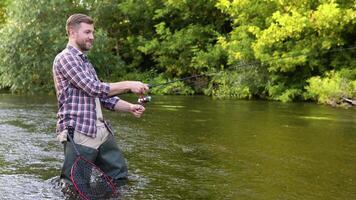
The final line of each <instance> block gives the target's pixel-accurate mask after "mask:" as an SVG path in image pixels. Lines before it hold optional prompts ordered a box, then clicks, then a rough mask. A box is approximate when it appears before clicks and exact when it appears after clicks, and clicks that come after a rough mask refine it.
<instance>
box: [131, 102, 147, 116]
mask: <svg viewBox="0 0 356 200" xmlns="http://www.w3.org/2000/svg"><path fill="white" fill-rule="evenodd" d="M144 111H145V107H143V106H141V105H139V104H131V106H130V111H129V112H130V113H132V114H133V115H134V116H135V117H137V118H140V117H141V115H142V114H143V112H144Z"/></svg>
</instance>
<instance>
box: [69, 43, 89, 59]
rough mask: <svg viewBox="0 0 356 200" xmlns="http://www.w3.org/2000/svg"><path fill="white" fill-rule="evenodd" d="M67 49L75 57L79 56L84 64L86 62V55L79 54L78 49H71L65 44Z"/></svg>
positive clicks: (71, 47) (70, 46)
mask: <svg viewBox="0 0 356 200" xmlns="http://www.w3.org/2000/svg"><path fill="white" fill-rule="evenodd" d="M67 49H68V50H69V51H70V52H71V53H73V54H74V55H76V56H79V57H80V58H81V59H82V60H83V61H84V62H88V57H87V55H86V54H84V53H83V52H81V51H80V50H79V49H77V48H75V47H73V46H72V45H70V44H67Z"/></svg>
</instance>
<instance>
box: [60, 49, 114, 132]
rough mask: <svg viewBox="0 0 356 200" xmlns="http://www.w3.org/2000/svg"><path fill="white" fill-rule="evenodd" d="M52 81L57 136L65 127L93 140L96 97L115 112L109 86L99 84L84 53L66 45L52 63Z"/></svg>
mask: <svg viewBox="0 0 356 200" xmlns="http://www.w3.org/2000/svg"><path fill="white" fill-rule="evenodd" d="M53 78H54V84H55V88H56V93H57V99H58V113H57V118H58V121H57V130H56V132H57V133H60V132H62V131H63V130H64V129H65V128H66V127H67V126H72V127H74V129H75V131H77V132H79V133H82V134H85V135H87V136H89V137H96V120H97V116H96V106H95V98H99V99H100V102H101V104H102V105H103V106H104V107H105V108H107V109H109V110H114V107H115V104H116V103H117V102H118V101H119V98H118V97H109V96H108V94H109V91H110V87H109V84H108V83H103V82H100V81H99V79H98V77H97V74H96V72H95V69H94V68H93V66H92V64H91V63H90V62H89V61H88V59H87V57H86V55H85V54H83V53H82V52H80V51H79V50H77V49H76V48H74V47H72V46H70V45H67V48H65V49H64V50H63V51H62V52H61V53H59V54H58V55H57V56H56V58H55V59H54V62H53Z"/></svg>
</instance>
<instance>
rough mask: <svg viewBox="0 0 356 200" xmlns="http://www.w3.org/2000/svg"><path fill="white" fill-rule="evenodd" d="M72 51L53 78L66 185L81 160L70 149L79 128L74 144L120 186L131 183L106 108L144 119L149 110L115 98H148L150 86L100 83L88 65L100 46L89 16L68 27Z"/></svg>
mask: <svg viewBox="0 0 356 200" xmlns="http://www.w3.org/2000/svg"><path fill="white" fill-rule="evenodd" d="M66 31H67V35H68V44H67V47H66V48H65V49H64V50H63V51H62V52H61V53H59V54H58V55H57V56H56V58H55V60H54V63H53V78H54V83H55V88H56V94H57V99H58V108H59V110H58V113H57V118H58V121H57V130H56V132H57V138H58V140H59V141H61V142H62V143H63V144H64V154H65V159H64V163H63V167H62V171H61V175H60V177H61V182H62V183H68V184H69V183H70V169H71V167H72V165H73V162H74V160H75V157H76V154H75V151H74V148H73V145H72V144H70V143H69V141H68V143H69V144H67V137H68V127H73V128H74V134H73V135H74V136H72V137H73V139H74V142H75V143H76V146H77V147H78V150H79V151H80V154H81V155H82V156H84V157H85V158H86V159H88V160H91V161H92V162H94V163H95V164H96V165H97V166H99V167H100V168H101V169H102V170H103V171H104V172H105V173H107V175H108V176H110V177H111V178H112V179H113V180H114V182H117V183H118V184H122V181H125V180H127V166H126V162H125V159H124V158H123V156H122V154H121V152H120V149H119V147H118V145H117V144H116V142H115V139H114V137H113V133H112V130H111V127H110V126H109V124H108V123H107V122H106V121H105V120H104V118H103V116H102V112H101V105H102V106H103V107H105V108H107V109H109V110H114V111H124V112H129V113H132V114H133V115H134V116H135V117H140V116H141V115H142V114H143V112H144V111H145V108H144V107H143V106H141V105H139V104H131V103H129V102H126V101H124V100H121V99H119V98H118V97H116V96H115V95H117V94H121V93H125V92H129V91H131V92H133V93H137V94H143V93H146V92H147V91H148V89H149V88H148V86H147V85H146V84H144V83H142V82H138V81H122V82H115V83H104V82H100V81H99V79H98V77H97V74H96V72H95V70H94V68H93V66H92V65H91V63H90V62H89V61H88V59H87V56H86V54H85V53H86V52H87V51H89V50H90V49H91V48H92V46H93V42H94V24H93V20H92V19H91V18H90V17H89V16H86V15H83V14H74V15H72V16H70V17H69V18H68V20H67V23H66Z"/></svg>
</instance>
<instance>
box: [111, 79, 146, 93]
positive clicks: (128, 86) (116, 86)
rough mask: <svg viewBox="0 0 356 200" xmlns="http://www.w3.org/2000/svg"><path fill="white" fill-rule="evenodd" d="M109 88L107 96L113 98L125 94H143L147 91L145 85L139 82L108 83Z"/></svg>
mask: <svg viewBox="0 0 356 200" xmlns="http://www.w3.org/2000/svg"><path fill="white" fill-rule="evenodd" d="M109 86H110V91H109V96H115V95H118V94H122V93H126V92H133V93H136V94H144V93H146V92H147V91H148V89H149V88H148V86H147V84H144V83H142V82H140V81H121V82H116V83H109Z"/></svg>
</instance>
